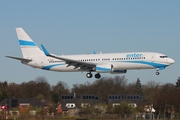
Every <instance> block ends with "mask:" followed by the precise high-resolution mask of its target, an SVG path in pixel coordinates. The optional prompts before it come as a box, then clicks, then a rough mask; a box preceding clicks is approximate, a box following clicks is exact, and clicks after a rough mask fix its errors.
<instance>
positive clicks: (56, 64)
mask: <svg viewBox="0 0 180 120" xmlns="http://www.w3.org/2000/svg"><path fill="white" fill-rule="evenodd" d="M63 57H66V58H69V59H73V60H77V61H83V62H89V63H95V64H96V65H97V66H100V67H101V68H102V69H101V70H100V71H99V70H98V71H97V70H96V69H95V70H94V71H95V72H99V73H101V72H109V71H107V70H105V69H106V68H107V67H108V66H109V67H110V66H111V65H113V66H114V67H115V68H116V70H133V69H156V68H157V69H164V68H165V67H167V66H169V65H171V64H172V63H174V60H173V59H171V58H168V57H167V56H166V55H164V54H160V53H154V52H131V53H109V54H85V55H63ZM25 64H27V65H29V66H32V67H35V68H41V69H44V70H52V71H59V72H76V71H82V70H80V69H78V68H76V69H75V68H74V66H68V64H66V63H65V61H62V60H59V59H55V58H51V57H47V56H42V57H37V58H33V61H32V62H28V63H25ZM103 69H104V70H103Z"/></svg>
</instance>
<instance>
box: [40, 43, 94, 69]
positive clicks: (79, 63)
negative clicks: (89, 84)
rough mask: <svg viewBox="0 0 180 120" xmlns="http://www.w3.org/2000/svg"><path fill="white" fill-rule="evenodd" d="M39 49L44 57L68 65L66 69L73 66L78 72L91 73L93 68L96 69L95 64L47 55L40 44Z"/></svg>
mask: <svg viewBox="0 0 180 120" xmlns="http://www.w3.org/2000/svg"><path fill="white" fill-rule="evenodd" d="M41 47H42V50H43V52H44V54H45V55H46V56H49V57H52V58H56V59H60V60H63V61H65V62H66V64H68V65H67V67H69V66H74V69H77V68H80V70H82V71H93V70H94V68H95V67H96V64H95V63H91V62H83V61H78V60H74V59H69V58H66V57H62V56H57V55H54V54H51V53H49V52H48V51H47V50H46V48H45V47H44V46H43V45H42V44H41Z"/></svg>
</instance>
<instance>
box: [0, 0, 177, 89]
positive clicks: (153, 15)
mask: <svg viewBox="0 0 180 120" xmlns="http://www.w3.org/2000/svg"><path fill="white" fill-rule="evenodd" d="M179 5H180V1H178V0H174V1H169V0H159V1H155V0H151V1H150V0H149V1H145V0H138V1H135V0H128V1H127V0H38V1H37V0H30V1H23V0H16V1H11V0H4V1H1V4H0V58H1V59H0V61H1V62H0V68H1V69H0V81H7V82H8V83H12V82H15V83H17V84H20V83H22V82H28V81H30V80H34V79H36V78H37V77H42V76H43V77H45V78H47V81H48V82H49V83H50V84H51V85H56V84H57V83H58V81H63V82H65V83H67V85H68V86H69V87H70V88H71V87H72V86H73V84H84V83H86V82H90V83H93V82H94V81H95V80H96V79H95V78H91V79H89V78H86V76H85V75H86V72H83V73H81V72H75V73H64V72H62V73H61V72H52V71H44V70H41V69H34V68H31V67H29V66H25V65H23V64H21V63H20V61H16V60H13V59H9V58H6V57H5V56H6V55H11V56H17V57H22V54H21V51H20V46H19V43H18V39H17V35H16V32H15V28H17V27H22V28H23V29H24V30H25V31H26V32H27V33H28V35H29V36H30V37H31V38H32V39H33V40H34V41H35V43H36V44H37V45H38V46H40V44H43V45H44V46H46V48H47V49H48V51H49V52H51V53H53V54H58V55H60V54H64V55H70V54H86V53H93V51H96V52H97V53H98V52H100V51H101V52H102V53H115V52H158V53H163V54H166V55H167V56H169V57H170V58H173V59H174V60H175V63H174V64H173V65H171V66H169V67H167V68H166V69H165V70H162V71H160V75H159V76H157V75H155V71H156V70H155V69H153V70H139V71H138V70H130V71H127V73H126V74H113V75H111V74H108V73H104V74H101V76H102V77H115V76H116V75H118V76H122V75H125V77H126V78H127V79H128V83H131V82H135V81H136V80H137V78H140V80H141V83H142V84H146V83H147V82H148V81H156V82H157V83H174V84H175V82H176V81H177V78H178V77H179V76H180V74H179V67H180V54H179V50H180V49H179V45H180V34H179V33H180V15H179V14H180V7H179Z"/></svg>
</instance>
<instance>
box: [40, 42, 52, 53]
mask: <svg viewBox="0 0 180 120" xmlns="http://www.w3.org/2000/svg"><path fill="white" fill-rule="evenodd" d="M41 48H42V50H43V52H44V54H45V55H46V56H51V55H50V54H49V52H48V51H47V50H46V48H45V47H44V46H43V45H42V44H41Z"/></svg>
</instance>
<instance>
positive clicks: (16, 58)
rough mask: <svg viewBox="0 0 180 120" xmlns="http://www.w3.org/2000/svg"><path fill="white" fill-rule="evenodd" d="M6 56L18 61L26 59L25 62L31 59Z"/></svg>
mask: <svg viewBox="0 0 180 120" xmlns="http://www.w3.org/2000/svg"><path fill="white" fill-rule="evenodd" d="M6 57H8V58H12V59H15V60H20V61H27V62H30V61H32V60H31V59H26V58H19V57H13V56H6Z"/></svg>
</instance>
